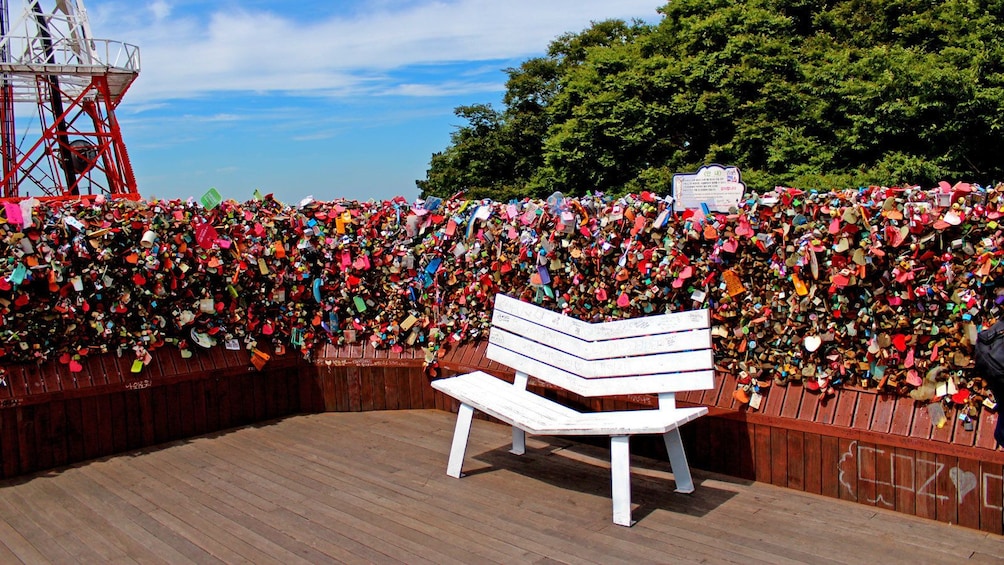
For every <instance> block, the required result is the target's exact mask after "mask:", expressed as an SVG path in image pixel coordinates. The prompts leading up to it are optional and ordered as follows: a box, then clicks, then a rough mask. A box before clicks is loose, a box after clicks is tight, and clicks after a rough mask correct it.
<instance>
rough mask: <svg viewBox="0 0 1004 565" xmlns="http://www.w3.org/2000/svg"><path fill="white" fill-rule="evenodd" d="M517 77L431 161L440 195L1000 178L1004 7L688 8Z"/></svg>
mask: <svg viewBox="0 0 1004 565" xmlns="http://www.w3.org/2000/svg"><path fill="white" fill-rule="evenodd" d="M660 13H661V14H662V18H661V20H660V21H659V22H658V23H657V24H654V25H645V24H641V23H638V22H634V23H632V24H626V23H624V22H620V21H606V22H600V23H596V24H593V26H591V27H590V28H588V29H586V30H585V31H583V32H581V33H578V34H566V35H563V36H561V37H559V38H557V39H556V40H555V41H554V42H552V44H551V46H550V47H549V49H548V51H547V55H546V56H544V57H540V58H534V59H530V60H528V61H526V62H524V63H523V64H522V65H520V67H519V68H516V69H508V71H507V72H508V75H509V80H508V82H507V84H506V93H505V96H504V98H503V104H504V108H503V109H502V110H494V109H492V108H491V107H490V106H483V105H478V106H470V107H462V108H458V110H457V115H458V116H460V117H462V118H464V119H466V120H467V122H468V123H467V124H466V125H463V126H461V127H459V128H458V129H457V131H456V132H455V133H454V134H453V136H452V138H451V144H450V146H449V147H447V149H446V150H445V151H443V152H442V153H437V154H436V155H434V156H433V158H432V162H431V168H430V170H429V173H428V176H427V178H426V179H425V180H422V181H418V184H419V187H420V188H421V189H422V190H423V192H424V193H426V194H438V195H449V194H453V193H455V192H457V191H460V190H466V191H468V192H469V193H470V192H473V193H474V195H476V196H477V195H480V196H492V197H494V198H497V199H499V198H501V197H505V198H508V197H511V196H517V195H535V196H542V195H546V194H549V193H550V192H552V191H554V190H560V191H562V192H565V193H567V194H582V193H585V192H586V191H597V190H598V191H603V192H607V193H620V192H624V191H638V190H644V189H648V190H656V191H660V192H666V191H668V186H669V182H670V179H671V178H672V174H673V173H675V172H687V171H693V170H696V169H697V168H699V167H700V166H701V165H705V164H709V163H721V164H727V165H735V166H738V167H740V168H741V169H742V170H743V172H744V176H745V179H746V181H747V183H748V184H750V185H751V186H752V187H754V188H759V189H764V188H769V187H772V186H774V185H777V184H782V185H794V186H799V187H802V188H821V189H826V188H834V187H838V188H845V187H849V186H859V185H867V184H885V185H895V184H906V183H909V184H922V185H933V184H934V183H936V182H937V181H938V180H942V179H958V180H969V181H974V182H982V183H991V182H994V181H1000V180H1004V158H1002V155H1004V137H1002V133H1004V132H1002V125H1004V23H1002V22H1004V20H1002V19H1001V17H1000V14H1004V0H947V1H941V2H930V1H919V0H842V1H835V0H829V1H827V0H747V1H739V2H736V1H731V0H730V1H726V0H675V1H673V2H670V3H668V4H666V5H665V6H663V7H662V8H661V9H660Z"/></svg>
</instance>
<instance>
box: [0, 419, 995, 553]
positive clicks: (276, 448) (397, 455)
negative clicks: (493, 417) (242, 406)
mask: <svg viewBox="0 0 1004 565" xmlns="http://www.w3.org/2000/svg"><path fill="white" fill-rule="evenodd" d="M453 421H454V416H453V415H452V414H449V413H446V412H440V411H435V410H411V411H393V412H366V413H327V414H316V415H309V416H297V417H291V418H286V419H283V420H279V421H275V422H269V423H267V424H262V425H258V426H252V427H247V428H241V429H237V430H231V431H228V432H225V433H220V434H214V435H211V436H205V437H200V438H196V439H193V440H189V441H183V442H175V443H172V444H168V445H166V446H162V447H160V448H157V449H152V450H145V451H142V452H134V453H129V454H125V455H120V456H116V457H111V458H107V459H104V460H99V461H91V462H88V463H85V464H80V465H75V466H73V467H70V468H66V469H61V470H57V471H53V472H48V473H44V474H40V475H34V476H30V477H25V478H21V479H17V480H13V481H6V482H3V483H0V563H16V562H18V561H22V562H27V563H45V562H57V563H64V562H86V563H134V562H136V563H185V562H197V563H211V562H213V563H215V562H227V563H240V562H251V563H306V562H311V563H329V562H347V563H360V562H377V563H384V562H404V563H437V564H440V563H487V562H497V563H618V562H623V563H687V562H705V563H744V564H746V563H813V564H822V563H865V562H870V563H882V564H890V563H960V562H973V563H999V562H1001V561H1002V560H1004V538H1002V537H1000V536H995V535H992V534H985V533H982V532H978V531H975V530H969V529H966V528H961V527H957V526H950V525H945V524H939V523H936V522H932V521H927V520H923V519H920V518H914V517H910V516H904V515H901V514H895V513H892V512H886V511H883V510H879V509H874V508H870V507H866V506H862V505H858V504H854V503H850V502H844V501H839V500H833V499H829V498H823V497H819V496H815V495H811V494H805V493H801V492H796V491H790V490H785V489H781V488H778V487H774V486H771V485H764V484H756V483H754V484H749V483H744V482H742V481H737V480H733V479H730V478H727V477H721V476H714V475H709V474H706V473H701V472H700V471H696V472H695V479H696V481H697V482H698V488H697V492H696V493H695V494H693V495H681V494H674V493H673V492H672V486H673V485H672V475H671V474H669V473H668V472H667V468H668V464H666V463H663V462H659V461H653V460H648V459H642V458H638V459H637V460H636V461H635V463H636V464H637V466H640V467H641V469H640V470H637V471H636V473H635V475H634V476H633V494H634V502H635V504H636V507H635V511H634V517H635V519H636V520H638V523H637V524H636V525H635V526H634V527H633V528H623V527H620V526H615V525H613V524H612V523H611V522H610V511H611V510H610V494H609V490H610V487H609V478H608V477H609V474H608V465H607V463H606V453H605V450H604V449H602V448H598V447H594V446H591V445H584V444H580V443H573V442H569V441H565V440H564V439H560V438H557V439H556V438H529V439H528V448H529V449H528V452H527V454H526V455H525V456H523V457H516V456H513V455H510V454H509V453H508V452H507V449H508V441H509V439H510V434H509V429H508V428H507V427H504V426H500V425H497V424H492V423H488V422H485V421H479V420H475V422H474V428H473V431H472V434H471V443H470V447H469V449H468V460H467V463H466V465H465V471H466V472H467V473H469V475H468V476H466V477H465V478H463V479H461V480H456V479H452V478H450V477H447V476H446V474H445V468H446V457H447V453H448V451H449V444H450V439H451V437H452V432H453Z"/></svg>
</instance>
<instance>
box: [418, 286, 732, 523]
mask: <svg viewBox="0 0 1004 565" xmlns="http://www.w3.org/2000/svg"><path fill="white" fill-rule="evenodd" d="M485 355H486V356H487V358H488V359H491V360H493V361H498V362H499V363H502V364H503V365H506V366H508V367H510V368H512V369H515V370H516V372H517V377H516V380H515V383H512V384H510V383H508V382H506V381H503V380H501V379H497V378H495V377H493V376H492V375H489V374H487V373H484V372H482V371H475V372H473V373H468V374H465V375H459V376H455V377H450V378H447V379H442V380H437V381H433V382H432V386H433V388H435V389H436V390H439V391H441V392H443V393H445V394H447V395H449V396H451V397H453V398H455V399H457V400H459V401H460V403H461V406H460V410H459V411H458V413H457V425H456V429H455V431H454V437H453V445H452V447H451V448H450V460H449V462H448V464H447V467H446V472H447V474H448V475H450V476H452V477H457V478H459V477H460V476H461V472H462V469H463V461H464V453H465V451H466V449H467V438H468V436H469V434H470V426H471V419H472V417H473V415H474V410H478V411H480V412H483V413H485V414H488V415H489V416H492V417H494V418H497V419H499V420H501V421H503V422H506V423H508V424H509V425H511V426H513V450H512V452H513V453H515V454H522V453H523V452H524V450H525V446H526V442H525V433H531V434H543V435H609V436H610V454H611V480H612V490H611V493H612V499H613V521H614V523H615V524H620V525H622V526H630V525H631V523H632V522H631V484H630V474H631V473H630V452H629V449H628V438H629V437H630V436H632V435H635V434H652V433H658V434H662V436H663V440H664V442H665V444H666V452H667V454H668V455H669V460H670V464H671V465H672V468H673V475H674V480H675V481H676V485H677V491H678V492H685V493H686V492H693V490H694V482H693V479H692V477H691V475H690V467H689V465H688V464H687V457H686V453H685V452H684V447H683V440H682V438H681V436H680V432H679V429H678V428H679V426H681V425H682V424H684V423H686V422H689V421H691V420H694V419H696V418H699V417H700V416H703V415H705V414H707V413H708V409H707V408H706V407H703V406H699V407H693V408H679V407H677V406H676V402H675V398H674V394H675V393H676V392H679V391H684V390H701V389H709V388H712V387H713V386H714V358H713V355H712V350H711V316H710V313H709V312H708V310H698V311H693V312H681V313H678V314H663V315H658V316H650V317H647V318H639V319H633V320H623V321H618V322H604V323H599V324H589V323H586V322H582V321H579V320H575V319H572V318H569V317H567V316H563V315H561V314H558V313H556V312H551V311H549V310H546V309H543V308H540V307H537V306H533V305H531V304H527V303H523V302H520V301H519V300H516V299H514V298H510V297H508V296H505V295H502V294H499V295H496V297H495V312H494V313H493V317H492V329H491V332H490V334H489V340H488V349H487V351H486V352H485ZM527 375H530V376H533V377H534V378H536V379H538V380H541V381H545V382H547V383H550V384H552V385H556V386H558V387H561V388H563V389H565V390H568V391H570V392H573V393H575V394H578V395H581V396H585V397H594V396H616V395H630V394H659V407H658V408H657V409H652V410H630V411H616V412H595V413H592V412H587V413H581V412H578V411H577V410H573V409H571V408H569V407H567V406H563V405H561V404H559V403H557V402H553V401H551V400H548V399H547V398H544V397H543V396H539V395H537V394H534V393H533V392H530V391H529V390H527V389H526V387H525V385H526V382H527V380H526V377H527Z"/></svg>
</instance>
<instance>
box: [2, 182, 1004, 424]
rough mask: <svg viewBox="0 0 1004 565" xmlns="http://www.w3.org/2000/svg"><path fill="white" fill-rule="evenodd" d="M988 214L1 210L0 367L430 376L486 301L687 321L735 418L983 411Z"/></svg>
mask: <svg viewBox="0 0 1004 565" xmlns="http://www.w3.org/2000/svg"><path fill="white" fill-rule="evenodd" d="M1001 211H1004V185H999V186H997V187H995V188H989V189H988V188H983V187H980V186H976V185H967V184H958V185H955V186H951V185H948V184H947V183H942V185H941V186H939V187H936V188H934V189H930V190H922V189H919V188H906V189H890V188H884V187H869V188H862V189H858V190H846V191H837V192H826V193H822V192H806V191H800V190H796V189H788V188H779V189H777V190H775V191H774V192H772V193H769V194H766V195H759V196H757V195H754V196H751V197H750V198H749V199H748V200H746V201H744V202H742V203H740V205H739V206H737V207H736V208H734V209H732V210H729V211H727V212H722V213H716V212H711V211H708V210H703V209H702V210H686V211H673V210H672V209H671V208H670V203H668V202H667V201H665V200H663V199H661V198H658V197H656V196H655V195H652V194H649V193H642V194H640V195H629V196H626V197H622V198H610V197H604V196H603V195H592V196H587V197H583V198H576V199H565V198H562V197H561V196H560V195H557V194H556V195H554V196H553V197H552V198H550V199H548V201H546V202H545V201H530V200H524V201H522V202H512V203H496V202H490V201H482V202H478V201H466V200H460V199H451V200H447V201H440V200H439V199H429V201H427V202H422V201H418V202H416V203H408V202H407V201H405V200H404V199H403V198H397V199H395V200H392V201H384V202H375V201H370V202H355V201H345V200H335V201H330V202H318V201H313V200H312V199H307V200H305V201H304V202H301V203H299V204H298V205H295V206H289V205H284V204H282V203H280V202H278V201H276V200H274V199H272V198H271V197H266V198H265V199H263V200H252V201H249V202H245V203H243V204H240V203H236V202H233V201H227V202H223V203H222V204H220V205H219V206H217V207H215V208H213V209H211V210H206V209H204V208H203V207H202V206H200V205H198V204H195V203H193V202H191V201H178V200H175V201H152V202H132V201H105V200H103V199H101V198H98V199H94V200H82V201H67V202H46V203H39V202H38V201H34V200H27V201H22V202H20V203H13V202H7V203H5V205H4V214H3V223H0V235H2V242H0V248H2V251H3V256H4V257H5V258H6V261H5V262H4V263H3V277H0V354H2V355H3V356H4V359H6V360H8V361H14V362H16V361H21V362H24V361H32V360H42V359H49V358H53V359H59V360H60V361H61V362H62V363H64V364H67V365H69V369H70V370H71V371H81V370H83V365H82V363H81V361H82V360H83V358H84V357H86V356H88V355H94V354H99V353H110V352H115V353H118V354H119V355H123V356H130V358H133V357H134V358H135V361H134V362H133V364H132V371H133V372H134V373H142V372H143V370H144V367H145V366H146V365H147V364H149V363H150V361H151V360H152V356H153V355H156V350H157V349H158V348H160V347H165V346H171V347H177V348H179V349H180V350H181V352H182V355H183V356H187V355H190V354H192V352H193V351H196V350H199V349H202V348H209V347H216V346H219V347H226V348H230V349H241V348H246V349H249V350H251V351H252V352H253V355H252V361H253V363H254V364H255V365H257V366H258V367H259V368H260V367H261V366H263V365H264V364H265V363H266V362H267V361H268V359H269V358H270V355H272V354H275V353H283V352H284V351H285V350H286V349H287V348H294V349H298V350H300V351H301V352H302V353H303V354H304V355H305V356H308V357H309V356H310V355H311V354H312V352H313V351H315V349H316V348H317V347H319V346H321V345H323V344H325V343H329V342H330V343H351V342H364V343H367V344H369V345H371V346H372V347H375V348H391V349H394V350H400V349H402V348H406V347H422V348H424V349H425V350H426V352H427V353H426V362H427V364H428V365H429V368H430V371H432V372H435V370H436V359H437V357H438V355H437V353H438V352H440V351H441V350H444V348H448V347H450V346H451V345H452V344H455V343H459V342H464V341H469V340H474V339H477V338H479V337H481V336H483V335H484V333H485V331H486V330H487V327H488V323H489V319H490V314H491V300H492V297H493V296H494V295H495V293H497V292H505V293H508V294H512V295H516V296H520V297H522V298H524V299H526V300H530V301H534V302H537V303H541V304H544V305H546V306H550V307H552V308H553V309H555V310H559V311H563V312H566V313H568V314H570V315H573V316H577V317H579V318H582V319H586V320H600V319H614V318H624V317H636V316H644V315H647V314H651V313H657V312H663V311H667V310H682V309H692V308H699V307H705V306H707V307H710V308H711V309H712V312H713V318H714V324H715V329H714V334H715V352H716V361H717V362H718V364H719V366H720V368H721V369H722V370H724V371H729V372H730V373H732V374H735V375H738V376H739V387H738V389H737V390H736V391H735V396H736V398H737V399H739V400H740V401H742V402H749V403H750V404H751V406H752V407H753V408H756V405H757V401H758V397H762V395H763V394H766V392H767V390H768V389H769V388H770V387H772V386H792V385H796V386H797V385H800V386H804V387H806V388H808V389H810V390H814V391H818V392H819V394H834V391H835V390H837V389H839V388H840V387H842V386H860V387H868V388H876V389H882V390H885V391H889V392H895V393H898V394H901V395H910V396H912V397H914V398H915V399H917V400H921V401H930V400H935V399H937V400H940V402H934V403H932V404H931V406H932V407H934V408H936V409H943V408H946V407H954V408H957V409H958V414H959V417H960V418H965V417H967V416H970V417H971V416H974V415H975V411H976V410H977V409H978V408H979V406H980V405H987V406H991V405H992V401H991V400H990V399H988V398H987V395H988V392H987V390H986V387H985V384H984V383H983V381H982V379H980V378H979V376H978V375H974V374H972V372H971V366H972V363H971V359H970V356H971V352H972V344H973V342H974V340H975V335H976V332H977V331H978V330H979V328H980V327H981V325H985V324H986V323H987V319H988V318H989V317H990V316H995V315H996V314H997V306H998V304H999V303H1000V302H1002V299H1001V298H998V292H997V288H998V287H1001V286H1004V285H1001V284H997V280H998V278H999V277H1001V274H1002V272H1001V271H1002V269H1001V265H1000V256H1001V249H1002V241H1001V240H1002V237H1004V236H1002V235H1001V233H1000V229H999V226H998V223H997V222H998V221H1004V220H1000V216H1001ZM1002 280H1004V278H1002ZM1002 291H1004V289H1002ZM933 414H935V412H932V415H933ZM939 417H940V416H939ZM935 421H937V419H936V420H935Z"/></svg>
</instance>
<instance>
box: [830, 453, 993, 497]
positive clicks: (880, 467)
mask: <svg viewBox="0 0 1004 565" xmlns="http://www.w3.org/2000/svg"><path fill="white" fill-rule="evenodd" d="M878 463H881V464H878ZM837 470H838V473H839V479H840V486H841V488H842V489H844V491H845V492H846V493H847V494H849V495H850V496H851V497H853V498H854V499H855V500H858V499H859V488H857V487H856V486H855V485H861V484H862V483H865V484H868V483H870V484H873V485H875V486H876V487H885V489H884V490H885V491H886V492H888V491H889V489H890V488H891V489H894V490H893V492H903V493H909V494H912V495H915V496H917V497H918V498H920V497H927V498H931V499H934V500H936V501H938V502H945V501H948V500H950V499H952V498H954V499H955V501H956V502H957V503H961V502H962V501H963V500H965V499H966V497H967V496H970V493H975V494H973V495H972V496H979V497H980V505H981V506H983V507H986V508H990V509H994V510H1001V509H1002V507H1001V503H1000V498H1001V497H1000V495H999V493H1000V492H1001V489H1002V488H1004V477H1002V475H995V474H993V473H982V476H978V475H977V474H976V473H973V472H971V471H966V470H964V469H961V468H959V467H957V466H953V467H948V466H947V465H945V464H944V463H940V462H937V461H930V460H925V459H917V458H915V457H911V456H908V455H903V454H898V453H896V452H895V451H893V450H891V449H885V448H882V447H878V446H873V445H861V444H859V443H858V442H857V441H853V442H851V444H850V446H848V449H847V451H846V452H844V453H843V454H842V455H841V457H840V462H839V463H838V465H837ZM943 474H947V475H948V478H949V480H950V481H951V484H952V486H953V488H954V491H955V492H954V496H953V495H951V494H948V493H944V492H940V493H939V492H937V489H936V488H935V485H936V484H937V480H938V478H939V477H941V476H943ZM869 490H874V491H875V492H876V494H875V496H874V497H868V496H862V497H860V498H861V499H862V501H864V502H868V503H870V504H876V505H880V506H885V507H886V508H895V507H896V504H895V501H894V500H887V499H886V497H885V495H884V494H883V493H882V492H879V490H880V489H878V488H876V489H869ZM995 494H996V495H995Z"/></svg>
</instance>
